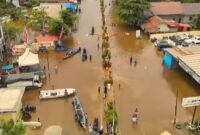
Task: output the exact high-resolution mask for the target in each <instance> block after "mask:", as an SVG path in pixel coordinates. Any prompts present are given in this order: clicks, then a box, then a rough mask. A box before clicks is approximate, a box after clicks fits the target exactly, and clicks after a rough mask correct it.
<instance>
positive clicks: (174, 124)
mask: <svg viewBox="0 0 200 135" xmlns="http://www.w3.org/2000/svg"><path fill="white" fill-rule="evenodd" d="M177 102H178V90H177V91H176V103H175V113H174V123H173V127H175V126H176V115H177Z"/></svg>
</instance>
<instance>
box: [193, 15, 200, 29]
mask: <svg viewBox="0 0 200 135" xmlns="http://www.w3.org/2000/svg"><path fill="white" fill-rule="evenodd" d="M193 27H194V28H195V29H200V14H198V15H197V16H196V17H195V19H194V21H193Z"/></svg>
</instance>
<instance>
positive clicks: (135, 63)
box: [134, 59, 137, 67]
mask: <svg viewBox="0 0 200 135" xmlns="http://www.w3.org/2000/svg"><path fill="white" fill-rule="evenodd" d="M136 65H137V60H136V59H135V61H134V67H136Z"/></svg>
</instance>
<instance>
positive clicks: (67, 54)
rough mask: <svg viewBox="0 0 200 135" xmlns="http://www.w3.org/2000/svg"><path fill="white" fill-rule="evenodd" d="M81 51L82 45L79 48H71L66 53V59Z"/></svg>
mask: <svg viewBox="0 0 200 135" xmlns="http://www.w3.org/2000/svg"><path fill="white" fill-rule="evenodd" d="M79 52H81V48H80V47H79V48H77V49H71V50H69V51H67V53H66V54H65V57H64V60H65V59H68V58H70V57H72V56H74V55H75V54H77V53H79Z"/></svg>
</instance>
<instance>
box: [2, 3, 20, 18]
mask: <svg viewBox="0 0 200 135" xmlns="http://www.w3.org/2000/svg"><path fill="white" fill-rule="evenodd" d="M8 15H10V16H11V19H12V20H18V19H19V18H20V17H21V16H22V13H21V9H20V8H16V7H15V6H14V5H13V4H12V3H7V2H6V0H0V17H3V16H8Z"/></svg>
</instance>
